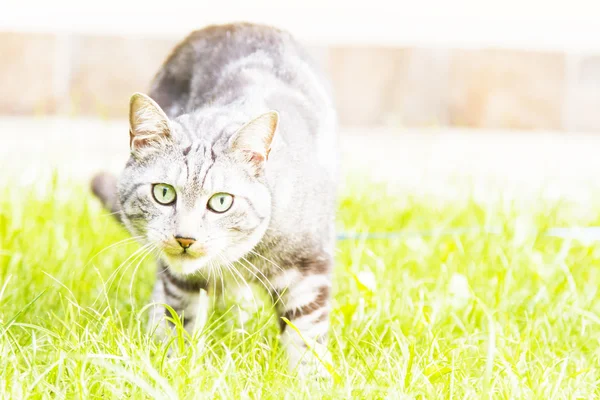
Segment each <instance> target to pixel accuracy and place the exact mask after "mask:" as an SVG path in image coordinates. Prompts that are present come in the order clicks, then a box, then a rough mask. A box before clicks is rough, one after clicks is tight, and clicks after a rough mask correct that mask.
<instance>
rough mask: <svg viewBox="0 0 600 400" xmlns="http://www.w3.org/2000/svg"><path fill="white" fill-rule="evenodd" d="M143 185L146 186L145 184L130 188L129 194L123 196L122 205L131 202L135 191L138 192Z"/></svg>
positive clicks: (137, 184)
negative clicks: (130, 199)
mask: <svg viewBox="0 0 600 400" xmlns="http://www.w3.org/2000/svg"><path fill="white" fill-rule="evenodd" d="M142 185H145V183H136V184H135V185H133V186H132V187H131V188H129V189H128V190H127V192H125V193H124V194H123V196H121V204H125V203H126V202H127V200H129V198H130V197H131V196H132V195H133V194H134V193H135V191H136V190H138V188H139V187H140V186H142Z"/></svg>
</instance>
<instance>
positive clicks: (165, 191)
mask: <svg viewBox="0 0 600 400" xmlns="http://www.w3.org/2000/svg"><path fill="white" fill-rule="evenodd" d="M166 196H167V188H163V197H166Z"/></svg>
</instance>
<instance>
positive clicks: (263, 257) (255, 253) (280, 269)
mask: <svg viewBox="0 0 600 400" xmlns="http://www.w3.org/2000/svg"><path fill="white" fill-rule="evenodd" d="M250 253H251V254H254V255H255V256H258V257H260V258H262V259H263V260H265V261H267V262H269V263H270V264H272V265H273V266H275V267H277V268H278V269H279V271H281V272H285V270H284V269H283V268H281V267H280V266H279V265H277V264H276V263H275V262H274V261H273V260H270V259H268V258H267V257H265V256H263V255H262V254H260V253H258V252H256V251H254V250H250Z"/></svg>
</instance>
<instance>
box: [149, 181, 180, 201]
mask: <svg viewBox="0 0 600 400" xmlns="http://www.w3.org/2000/svg"><path fill="white" fill-rule="evenodd" d="M152 195H153V196H154V200H156V201H157V202H158V203H160V204H164V205H169V204H173V203H174V202H175V199H176V198H177V193H175V188H174V187H173V186H171V185H167V184H166V183H155V184H154V186H152Z"/></svg>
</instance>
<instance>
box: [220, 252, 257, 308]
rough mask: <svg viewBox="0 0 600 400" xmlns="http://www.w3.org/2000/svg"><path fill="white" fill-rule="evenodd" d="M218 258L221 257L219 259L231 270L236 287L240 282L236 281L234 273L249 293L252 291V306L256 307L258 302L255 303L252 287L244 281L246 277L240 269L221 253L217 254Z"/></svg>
mask: <svg viewBox="0 0 600 400" xmlns="http://www.w3.org/2000/svg"><path fill="white" fill-rule="evenodd" d="M218 256H219V258H221V260H222V261H223V262H224V263H225V266H226V267H227V268H228V269H229V270H230V271H231V273H232V276H233V278H234V279H235V282H236V283H237V284H238V288H240V284H239V283H238V281H237V279H236V278H235V274H237V275H238V276H239V277H240V279H241V280H242V282H243V283H244V285H246V288H247V289H248V290H249V291H250V293H252V302H253V303H254V308H256V309H258V303H256V298H255V297H254V291H253V290H252V288H251V287H250V285H248V282H246V279H244V277H243V276H242V274H241V273H240V271H238V270H237V269H236V268H235V267H234V266H233V264H232V263H230V262H229V261H228V260H227V259H226V258H225V257H224V256H223V255H222V254H220V253H219V254H218Z"/></svg>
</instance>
